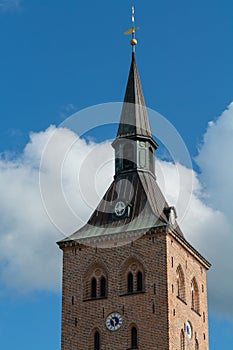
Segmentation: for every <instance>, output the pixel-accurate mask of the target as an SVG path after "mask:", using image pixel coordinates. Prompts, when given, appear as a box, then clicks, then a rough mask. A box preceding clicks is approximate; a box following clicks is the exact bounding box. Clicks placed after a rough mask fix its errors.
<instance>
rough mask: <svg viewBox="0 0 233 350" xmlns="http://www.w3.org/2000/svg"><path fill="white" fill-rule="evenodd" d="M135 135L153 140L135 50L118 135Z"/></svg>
mask: <svg viewBox="0 0 233 350" xmlns="http://www.w3.org/2000/svg"><path fill="white" fill-rule="evenodd" d="M135 136H143V137H148V138H150V139H151V141H152V140H153V139H152V133H151V129H150V123H149V118H148V114H147V110H146V104H145V99H144V95H143V91H142V85H141V81H140V76H139V73H138V68H137V64H136V57H135V52H132V61H131V66H130V71H129V77H128V82H127V86H126V91H125V98H124V104H123V108H122V112H121V119H120V125H119V128H118V133H117V137H135Z"/></svg>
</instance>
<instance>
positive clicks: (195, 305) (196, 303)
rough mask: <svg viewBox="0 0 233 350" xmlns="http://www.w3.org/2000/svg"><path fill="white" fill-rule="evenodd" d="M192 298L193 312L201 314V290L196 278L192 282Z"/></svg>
mask: <svg viewBox="0 0 233 350" xmlns="http://www.w3.org/2000/svg"><path fill="white" fill-rule="evenodd" d="M191 297H192V305H191V308H192V310H194V311H196V312H198V313H199V312H200V303H199V290H198V285H197V281H196V278H195V277H194V278H193V279H192V282H191Z"/></svg>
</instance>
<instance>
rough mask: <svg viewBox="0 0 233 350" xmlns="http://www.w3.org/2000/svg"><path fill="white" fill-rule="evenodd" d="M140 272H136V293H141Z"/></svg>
mask: <svg viewBox="0 0 233 350" xmlns="http://www.w3.org/2000/svg"><path fill="white" fill-rule="evenodd" d="M142 289H143V286H142V272H141V271H138V273H137V292H142Z"/></svg>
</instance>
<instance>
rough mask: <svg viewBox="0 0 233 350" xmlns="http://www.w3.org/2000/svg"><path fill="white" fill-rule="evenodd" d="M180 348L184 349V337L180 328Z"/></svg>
mask: <svg viewBox="0 0 233 350" xmlns="http://www.w3.org/2000/svg"><path fill="white" fill-rule="evenodd" d="M180 350H185V337H184V331H183V329H181V332H180Z"/></svg>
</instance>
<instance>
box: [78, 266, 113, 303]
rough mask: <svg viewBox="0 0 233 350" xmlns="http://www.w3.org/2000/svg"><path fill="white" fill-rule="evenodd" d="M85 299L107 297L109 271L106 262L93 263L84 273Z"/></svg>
mask: <svg viewBox="0 0 233 350" xmlns="http://www.w3.org/2000/svg"><path fill="white" fill-rule="evenodd" d="M83 284H84V286H83V299H84V300H89V299H99V298H107V295H108V272H107V269H106V267H105V266H104V264H102V263H99V262H95V263H92V264H91V265H90V266H89V268H88V269H87V271H85V273H84V283H83Z"/></svg>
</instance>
